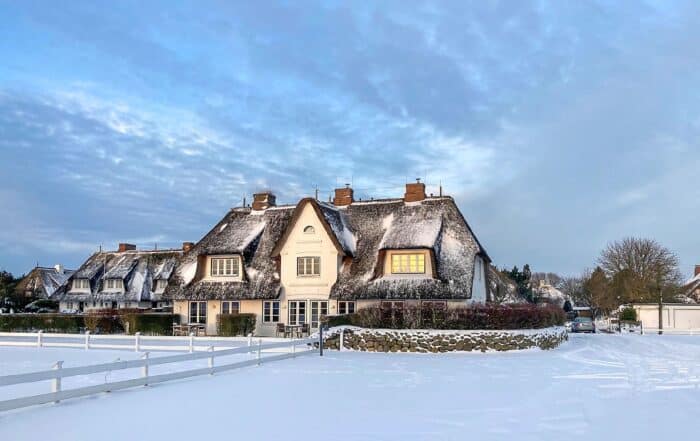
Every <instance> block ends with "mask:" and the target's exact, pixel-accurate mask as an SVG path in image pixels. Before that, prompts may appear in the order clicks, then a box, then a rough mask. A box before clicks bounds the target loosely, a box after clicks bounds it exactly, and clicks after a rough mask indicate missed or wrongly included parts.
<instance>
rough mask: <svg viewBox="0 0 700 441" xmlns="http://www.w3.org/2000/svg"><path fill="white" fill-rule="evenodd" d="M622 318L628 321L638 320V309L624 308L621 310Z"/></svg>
mask: <svg viewBox="0 0 700 441" xmlns="http://www.w3.org/2000/svg"><path fill="white" fill-rule="evenodd" d="M620 320H621V321H626V322H636V321H637V310H636V309H634V308H624V309H623V310H622V311H620Z"/></svg>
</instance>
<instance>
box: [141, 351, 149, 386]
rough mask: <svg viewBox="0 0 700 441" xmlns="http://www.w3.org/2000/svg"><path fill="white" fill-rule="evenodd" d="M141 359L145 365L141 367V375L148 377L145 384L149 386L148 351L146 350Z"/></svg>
mask: <svg viewBox="0 0 700 441" xmlns="http://www.w3.org/2000/svg"><path fill="white" fill-rule="evenodd" d="M141 359H142V360H144V363H143V367H142V368H141V377H142V378H145V379H146V382H145V383H143V385H144V386H148V352H144V354H143V355H142V356H141Z"/></svg>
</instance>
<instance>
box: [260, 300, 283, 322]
mask: <svg viewBox="0 0 700 441" xmlns="http://www.w3.org/2000/svg"><path fill="white" fill-rule="evenodd" d="M275 306H277V313H276V314H275ZM280 314H281V311H280V301H279V300H265V301H264V302H263V314H262V316H263V323H279V322H280Z"/></svg>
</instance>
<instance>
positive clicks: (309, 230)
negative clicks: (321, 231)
mask: <svg viewBox="0 0 700 441" xmlns="http://www.w3.org/2000/svg"><path fill="white" fill-rule="evenodd" d="M315 233H316V228H314V226H313V225H307V226H305V227H304V234H315Z"/></svg>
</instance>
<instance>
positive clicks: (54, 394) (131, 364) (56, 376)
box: [0, 338, 322, 411]
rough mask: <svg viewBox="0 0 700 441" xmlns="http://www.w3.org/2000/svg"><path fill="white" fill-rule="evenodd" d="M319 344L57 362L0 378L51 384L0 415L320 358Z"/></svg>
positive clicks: (10, 403)
mask: <svg viewBox="0 0 700 441" xmlns="http://www.w3.org/2000/svg"><path fill="white" fill-rule="evenodd" d="M320 341H322V338H306V339H298V340H286V341H280V342H273V343H266V344H262V340H261V339H258V342H257V344H252V345H248V346H242V347H236V348H230V349H220V350H214V346H209V348H208V350H207V351H206V352H194V351H193V352H191V353H187V354H178V355H166V356H163V357H155V358H150V357H149V353H148V352H145V353H144V354H143V356H142V358H141V359H138V360H125V361H115V362H112V363H100V364H95V365H88V366H78V367H72V368H63V362H62V361H58V362H56V364H55V365H54V367H53V369H51V370H46V371H38V372H29V373H26V374H15V375H5V376H2V377H0V387H3V386H12V385H18V384H26V383H35V382H38V381H51V392H49V393H45V394H40V395H32V396H25V397H20V398H14V399H10V400H4V401H0V411H7V410H13V409H19V408H22V407H27V406H34V405H38V404H46V403H52V402H54V403H58V402H60V401H62V400H66V399H69V398H77V397H84V396H89V395H94V394H97V393H101V392H111V391H116V390H121V389H128V388H132V387H137V386H147V385H151V384H157V383H163V382H166V381H171V380H179V379H183V378H189V377H194V376H199V375H214V374H216V373H218V372H224V371H229V370H233V369H239V368H243V367H246V366H253V365H260V364H262V363H267V362H270V361H278V360H284V359H288V358H294V357H299V356H303V355H309V354H317V353H321V355H322V349H321V345H320V344H318V343H319V342H320ZM298 346H307V347H308V346H311V348H310V349H304V350H301V351H297V350H296V349H297V347H298ZM281 348H286V349H287V352H285V353H281V354H275V355H268V356H263V355H264V354H265V351H270V350H273V349H281ZM251 353H252V354H254V358H252V359H248V360H243V361H237V362H234V363H228V364H223V365H219V366H216V365H215V359H216V358H220V357H225V356H230V355H237V354H251ZM268 353H269V352H268ZM203 359H207V360H208V366H207V367H204V368H197V369H188V370H183V371H177V372H170V373H165V374H158V375H149V367H152V366H158V365H165V364H171V363H182V362H187V361H194V360H203ZM137 368H140V369H141V375H140V376H139V377H137V378H133V379H129V380H121V381H115V382H105V383H104V384H98V385H93V386H84V387H79V388H75V389H68V390H62V387H61V380H62V379H63V378H70V377H75V376H79V375H90V374H97V373H102V372H112V371H118V370H124V369H137Z"/></svg>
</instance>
